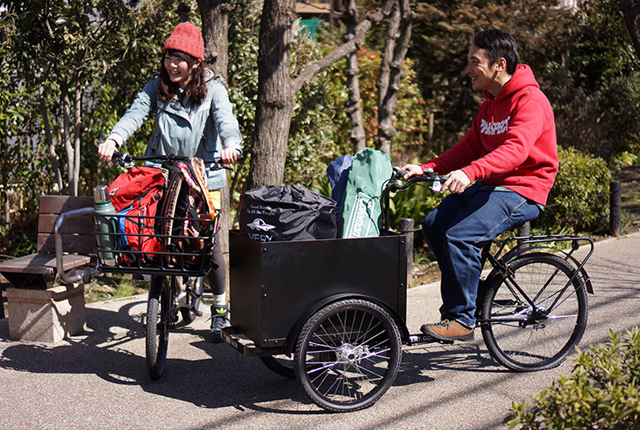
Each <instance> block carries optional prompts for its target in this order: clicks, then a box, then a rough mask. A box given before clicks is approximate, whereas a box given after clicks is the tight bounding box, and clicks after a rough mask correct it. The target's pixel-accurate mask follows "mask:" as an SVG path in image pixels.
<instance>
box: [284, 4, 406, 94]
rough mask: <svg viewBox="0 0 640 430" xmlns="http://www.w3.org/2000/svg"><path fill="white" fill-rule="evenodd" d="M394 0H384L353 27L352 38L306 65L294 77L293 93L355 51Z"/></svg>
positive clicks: (389, 8) (386, 13)
mask: <svg viewBox="0 0 640 430" xmlns="http://www.w3.org/2000/svg"><path fill="white" fill-rule="evenodd" d="M393 3H394V0H385V1H384V3H383V5H382V8H380V9H378V10H377V11H376V12H373V13H370V14H369V15H368V16H367V18H366V19H365V20H364V21H362V22H361V23H360V24H358V25H357V26H356V28H355V29H354V37H353V39H351V40H349V41H347V42H346V43H344V44H343V45H341V46H339V47H338V48H336V49H335V50H334V51H332V52H330V53H329V54H327V55H326V56H325V57H323V58H321V59H320V60H318V61H316V62H315V63H313V64H312V65H310V66H309V67H307V68H306V69H305V70H304V71H303V72H302V73H300V75H298V77H297V78H295V79H294V81H293V83H292V85H291V89H292V91H293V93H294V94H295V93H297V92H298V91H300V90H301V89H302V88H304V87H306V86H307V85H309V82H311V79H313V78H314V77H315V76H316V75H317V74H318V73H320V72H322V71H323V70H325V69H326V68H327V67H329V66H331V65H332V64H333V63H335V62H336V61H338V60H340V59H342V58H344V57H346V56H347V55H348V54H350V53H351V52H355V51H357V50H358V49H360V47H361V46H362V45H363V44H364V36H365V34H366V33H367V31H369V29H370V28H371V27H372V26H373V25H376V24H378V23H380V21H382V20H383V19H384V18H385V17H386V16H387V15H389V13H390V11H391V9H392V8H393Z"/></svg>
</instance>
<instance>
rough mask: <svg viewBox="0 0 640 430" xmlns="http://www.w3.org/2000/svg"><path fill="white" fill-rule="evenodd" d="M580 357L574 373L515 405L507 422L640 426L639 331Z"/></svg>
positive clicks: (529, 425)
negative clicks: (530, 399)
mask: <svg viewBox="0 0 640 430" xmlns="http://www.w3.org/2000/svg"><path fill="white" fill-rule="evenodd" d="M609 337H610V340H609V342H607V343H604V344H600V345H592V346H591V347H590V349H589V350H588V351H583V352H580V351H579V353H578V356H577V358H576V359H575V361H576V364H575V367H574V369H573V371H572V372H571V375H569V376H568V377H567V376H562V377H560V378H559V379H557V380H556V381H554V383H553V385H552V386H551V387H549V388H547V389H545V390H542V391H541V392H540V393H538V394H537V395H534V396H533V402H532V403H527V402H522V403H518V402H514V403H513V406H512V411H511V413H510V414H509V416H507V418H506V419H505V421H507V422H508V423H509V428H514V427H516V426H518V427H519V428H522V429H633V428H638V425H640V409H639V408H638V405H639V404H640V391H639V390H638V386H639V384H640V331H638V329H637V328H634V329H633V330H631V331H630V332H627V333H626V334H625V335H622V334H620V333H614V332H613V331H610V332H609Z"/></svg>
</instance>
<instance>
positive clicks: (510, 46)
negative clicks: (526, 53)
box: [473, 30, 520, 75]
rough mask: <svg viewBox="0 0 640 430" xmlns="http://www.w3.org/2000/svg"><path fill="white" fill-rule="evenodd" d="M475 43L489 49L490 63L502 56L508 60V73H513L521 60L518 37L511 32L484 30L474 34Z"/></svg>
mask: <svg viewBox="0 0 640 430" xmlns="http://www.w3.org/2000/svg"><path fill="white" fill-rule="evenodd" d="M473 44H474V45H475V46H477V47H478V48H480V49H484V50H485V51H487V55H488V56H489V61H490V64H493V63H495V62H496V61H498V60H499V59H500V58H504V59H505V61H506V62H507V73H508V74H510V75H513V74H514V73H515V71H516V66H517V65H518V62H519V61H520V57H519V56H518V47H517V46H516V39H515V38H514V37H513V36H512V35H510V34H509V33H504V32H502V31H500V30H483V31H478V32H477V33H475V34H474V35H473Z"/></svg>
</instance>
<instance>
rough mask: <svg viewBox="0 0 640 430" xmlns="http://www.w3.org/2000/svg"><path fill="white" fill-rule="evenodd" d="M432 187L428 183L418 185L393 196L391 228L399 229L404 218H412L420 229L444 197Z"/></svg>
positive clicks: (390, 203) (391, 201) (391, 202)
mask: <svg viewBox="0 0 640 430" xmlns="http://www.w3.org/2000/svg"><path fill="white" fill-rule="evenodd" d="M430 185H431V184H430V183H428V182H423V183H418V184H417V185H414V186H412V187H411V188H409V189H407V190H404V191H398V192H396V193H395V194H394V195H392V196H391V199H390V202H389V207H390V209H391V211H390V212H391V228H397V227H398V223H399V222H400V219H402V218H412V219H413V220H414V221H415V225H416V227H419V226H420V222H421V221H422V219H423V218H424V217H425V216H427V214H428V213H429V212H431V211H432V210H433V209H435V207H436V206H438V204H440V202H441V201H442V199H443V198H444V195H442V194H440V193H436V192H433V191H431V190H430V189H429V188H428V187H429V186H430Z"/></svg>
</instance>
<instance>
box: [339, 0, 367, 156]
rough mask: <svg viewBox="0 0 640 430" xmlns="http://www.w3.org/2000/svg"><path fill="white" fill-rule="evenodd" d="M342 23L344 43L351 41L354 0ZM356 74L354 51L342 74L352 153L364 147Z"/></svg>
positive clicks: (358, 82) (353, 35)
mask: <svg viewBox="0 0 640 430" xmlns="http://www.w3.org/2000/svg"><path fill="white" fill-rule="evenodd" d="M344 21H345V23H346V26H347V32H346V34H345V41H350V40H353V39H354V38H355V37H356V32H355V29H356V26H357V25H358V9H357V8H356V1H355V0H348V1H347V5H346V8H345V13H344ZM358 73H360V70H359V69H358V54H357V52H355V51H354V52H352V53H350V54H349V55H348V56H347V66H346V67H345V69H344V74H345V76H346V77H347V94H349V99H348V100H347V101H346V102H345V108H344V110H345V113H346V114H347V115H348V116H349V119H350V121H351V141H352V142H353V148H354V152H358V151H361V150H363V149H364V148H365V146H366V141H365V134H364V124H363V123H362V107H361V103H360V80H359V78H358Z"/></svg>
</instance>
